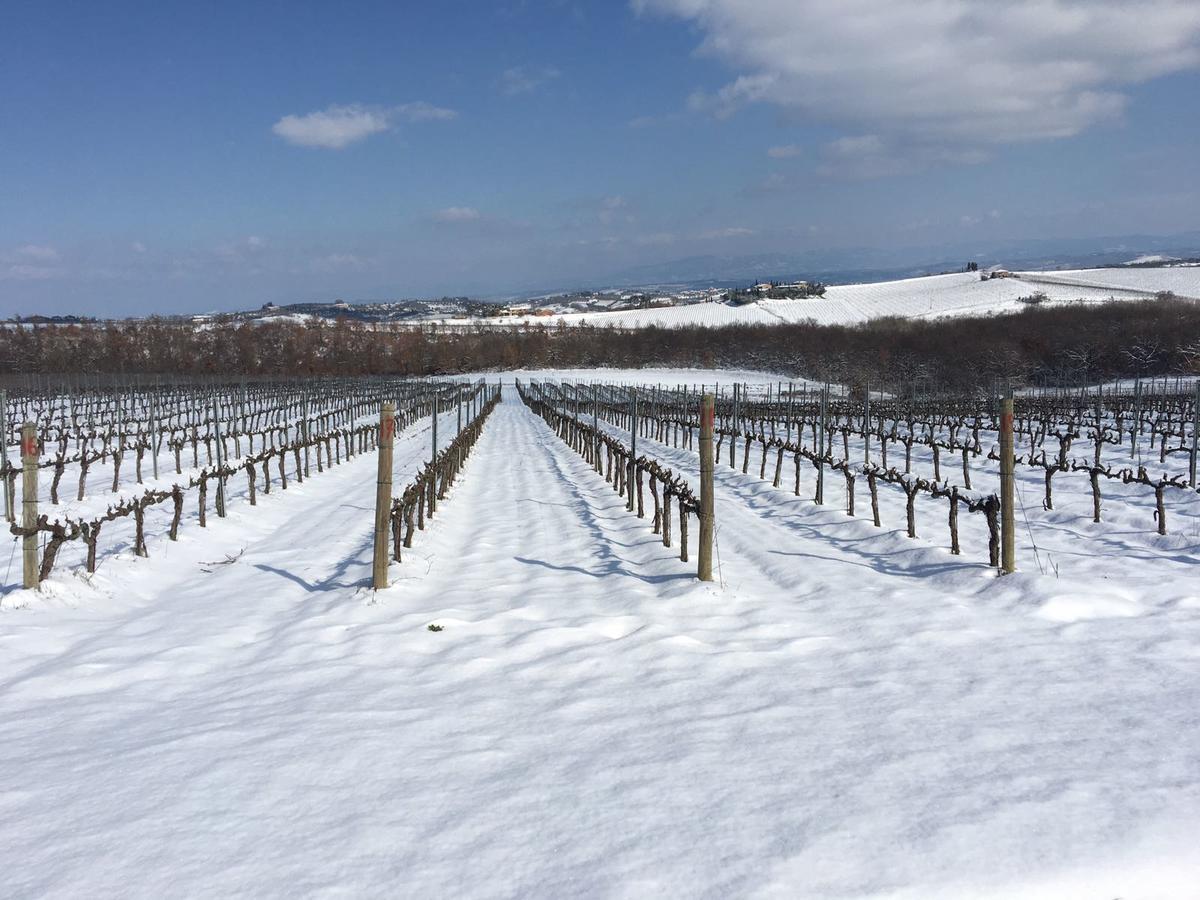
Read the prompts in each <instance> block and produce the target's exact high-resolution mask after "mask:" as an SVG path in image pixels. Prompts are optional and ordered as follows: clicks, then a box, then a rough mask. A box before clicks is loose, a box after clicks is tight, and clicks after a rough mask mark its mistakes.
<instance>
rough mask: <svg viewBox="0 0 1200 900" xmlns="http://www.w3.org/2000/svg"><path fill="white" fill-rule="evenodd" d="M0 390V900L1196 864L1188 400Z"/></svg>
mask: <svg viewBox="0 0 1200 900" xmlns="http://www.w3.org/2000/svg"><path fill="white" fill-rule="evenodd" d="M4 387H5V388H6V392H5V396H4V398H3V402H2V403H0V410H2V411H3V421H2V422H0V433H2V434H3V437H4V446H5V454H4V459H3V462H2V464H0V474H2V475H3V478H2V479H0V480H2V482H3V486H4V507H5V516H6V519H7V522H8V530H9V532H10V534H11V548H10V553H9V557H10V558H9V559H8V560H0V564H3V565H4V566H5V569H4V579H3V582H2V584H0V709H2V710H3V715H4V718H5V721H6V723H9V724H8V725H6V734H7V737H6V741H5V742H3V744H2V745H0V746H2V747H3V749H0V772H5V773H7V774H5V775H4V776H0V790H2V791H3V796H5V798H6V799H5V801H4V802H5V810H6V816H5V817H4V818H5V821H6V823H9V824H6V826H4V828H3V836H4V841H3V847H4V849H3V850H0V867H2V868H3V869H4V870H5V871H8V872H18V873H19V874H18V875H17V876H16V879H17V880H15V881H10V882H8V885H7V888H6V890H7V892H9V893H11V894H12V895H14V896H45V895H63V896H67V895H79V894H81V893H92V894H97V893H98V894H114V893H121V890H122V887H123V886H124V885H127V884H129V883H132V881H133V880H136V883H137V884H138V885H139V886H140V888H141V889H142V890H144V891H145V892H147V893H159V894H165V893H171V891H172V886H177V885H178V884H180V883H181V882H180V881H179V879H180V878H181V877H184V878H187V879H188V880H187V881H186V882H185V883H187V884H189V885H192V886H194V885H196V884H198V883H199V882H198V881H193V880H191V879H192V878H195V879H200V878H202V879H203V887H201V888H200V889H199V890H198V891H196V892H197V893H200V894H211V895H214V896H218V895H229V894H231V893H234V894H236V893H247V892H266V893H273V892H282V891H284V890H293V889H294V890H299V891H301V892H309V891H316V892H322V891H324V892H332V893H338V892H340V893H349V894H370V893H372V892H377V889H378V887H379V885H382V884H386V883H390V880H391V879H392V878H393V876H394V873H395V872H398V871H403V872H404V873H405V879H406V884H408V885H409V886H410V887H411V892H412V893H413V894H414V895H421V896H437V895H453V896H483V895H486V894H487V890H486V885H487V884H489V878H490V876H491V875H492V874H494V873H495V872H496V871H498V870H501V869H503V870H505V871H509V872H511V873H512V875H511V879H510V883H511V886H512V892H513V894H514V895H537V896H552V895H559V896H561V895H571V894H572V893H579V892H581V891H580V888H579V886H580V885H595V884H599V883H600V882H604V883H605V884H607V885H610V886H613V890H616V891H617V893H620V892H621V891H620V890H619V889H618V887H617V886H619V887H620V888H621V889H623V890H624V892H625V893H626V894H630V895H635V896H653V895H687V896H693V895H703V894H705V892H708V893H710V894H713V895H722V896H725V895H745V894H754V893H756V892H757V893H761V894H763V895H780V896H786V895H794V892H793V891H791V890H790V889H789V885H791V886H794V885H795V884H796V883H804V884H806V885H810V886H811V889H810V890H807V891H806V892H804V893H805V895H811V896H829V897H835V896H861V895H879V896H885V895H889V894H891V895H897V892H902V891H904V890H911V891H915V892H916V893H915V894H912V895H914V896H915V895H930V896H966V895H971V894H974V893H979V890H978V889H979V888H980V886H981V885H993V884H1001V885H1004V886H1006V887H1008V888H1011V889H1012V891H1015V892H1016V893H1018V894H1020V893H1022V892H1025V893H1029V894H1033V893H1036V890H1038V889H1044V888H1045V887H1046V886H1047V885H1056V884H1063V885H1066V887H1067V888H1069V890H1064V891H1063V892H1062V895H1069V896H1074V895H1075V894H1072V893H1071V890H1074V891H1075V892H1076V894H1080V895H1085V894H1082V893H1081V892H1082V891H1084V889H1088V890H1092V889H1100V890H1102V892H1107V894H1111V895H1112V896H1117V895H1118V893H1121V892H1125V893H1129V892H1130V891H1135V890H1136V889H1138V888H1134V887H1131V886H1132V885H1142V886H1145V885H1153V883H1154V879H1155V878H1160V879H1167V881H1166V882H1164V883H1176V882H1172V881H1170V880H1171V879H1188V878H1191V877H1192V876H1193V875H1195V876H1197V877H1200V872H1197V871H1196V865H1195V857H1194V854H1193V853H1192V852H1191V850H1190V843H1189V841H1190V831H1191V828H1192V826H1191V823H1192V822H1193V821H1194V813H1195V812H1196V810H1197V809H1200V794H1198V793H1197V787H1196V784H1197V779H1196V778H1195V775H1196V772H1197V768H1196V757H1195V751H1194V747H1195V746H1196V741H1197V738H1200V734H1198V733H1197V730H1196V728H1197V726H1196V724H1195V716H1194V709H1195V704H1196V701H1197V700H1198V699H1200V696H1198V695H1197V688H1196V687H1195V685H1196V678H1195V674H1196V661H1197V659H1200V650H1198V649H1197V648H1198V647H1200V579H1198V578H1197V573H1198V571H1200V570H1198V568H1197V567H1198V566H1200V491H1198V487H1197V462H1198V448H1197V435H1198V422H1197V415H1198V405H1197V400H1198V398H1200V391H1198V389H1197V385H1196V384H1195V383H1194V382H1190V381H1187V380H1176V379H1171V380H1169V381H1163V380H1161V379H1158V380H1149V379H1147V380H1130V381H1128V382H1119V383H1115V384H1110V385H1105V386H1104V387H1103V388H1100V387H1095V388H1092V389H1087V390H1074V391H1062V390H1058V391H1055V390H1049V389H1046V390H1028V391H1021V390H1018V391H1016V392H1015V394H1014V395H1013V396H1012V398H1011V403H1012V410H1013V412H1012V415H1011V417H1010V416H1007V415H1006V397H1005V394H1006V391H1005V390H1003V388H1002V386H1000V385H996V389H995V390H992V391H988V392H974V393H972V392H967V391H953V390H946V391H942V392H939V393H930V392H924V393H922V392H917V391H914V390H911V389H909V388H906V389H893V388H890V387H888V388H884V389H880V387H879V386H877V385H868V384H855V385H825V384H817V383H814V382H808V381H794V380H793V381H790V382H789V381H780V380H779V379H778V378H777V377H776V376H771V375H755V374H753V373H740V372H739V373H726V372H720V371H716V372H714V371H697V370H680V371H674V372H673V371H659V372H639V371H637V370H630V371H621V370H605V371H602V372H599V371H598V372H580V371H570V372H567V371H564V372H554V371H543V372H521V373H515V374H513V373H508V374H505V375H504V376H503V377H501V376H497V375H487V376H486V377H476V376H470V377H464V378H461V379H407V378H382V377H371V378H367V377H362V378H304V379H250V380H243V379H232V378H230V379H194V380H193V379H187V378H172V379H169V380H168V379H155V378H152V377H149V378H147V377H142V378H109V379H104V378H98V379H82V380H74V381H63V380H56V379H54V378H49V377H47V378H37V379H24V380H20V381H18V380H16V379H11V380H10V381H9V382H8V383H7V385H5V386H4ZM706 398H707V399H706ZM706 404H711V405H706ZM1010 423H1011V427H1010ZM1009 435H1011V454H1010V453H1009V452H1008V450H1007V440H1008V436H1009ZM1009 459H1011V467H1012V477H1011V481H1009V482H1007V483H1008V484H1010V485H1011V491H1010V492H1009V494H1010V495H1011V498H1012V499H1011V502H1009V500H1008V499H1007V496H1009V494H1006V487H1005V485H1006V479H1007V476H1006V475H1005V474H1004V473H1005V471H1006V469H1005V467H1006V465H1007V460H1009ZM710 462H711V468H710ZM1006 569H1007V570H1008V571H1009V574H1002V572H1003V571H1004V570H1006ZM708 579H711V580H708ZM18 773H19V774H18ZM366 818H369V819H370V820H371V821H372V822H373V825H372V828H373V830H372V831H371V832H370V833H364V831H363V829H362V824H361V823H362V822H363V821H364V819H366ZM18 823H19V824H18ZM195 834H205V835H208V836H209V837H208V838H207V840H206V842H205V845H204V846H203V847H200V846H199V845H198V844H197V843H196V842H195V840H193V839H191V838H190V836H194V835H195ZM718 845H719V846H720V847H721V848H722V849H721V852H720V853H715V854H714V853H709V852H705V853H699V852H697V848H699V847H702V846H704V847H709V848H711V847H713V846H718ZM147 846H152V847H154V848H155V853H154V854H152V855H151V856H149V857H148V856H147V855H146V854H145V853H142V852H139V851H138V850H137V849H136V848H143V847H147ZM382 846H386V847H388V848H389V852H388V854H381V853H380V852H379V849H378V848H380V847H382ZM996 847H1001V848H1003V853H1002V854H1001V855H1000V856H997V855H996V854H995V853H993V852H992V851H993V849H994V848H996ZM1146 847H1152V848H1153V851H1152V852H1151V851H1148V850H1146V849H1145V848H1146ZM297 851H299V852H297ZM264 860H270V863H269V864H267V863H264V862H263V861H264ZM513 860H519V864H516V865H514V864H513ZM218 861H219V863H218ZM1084 871H1089V872H1094V873H1100V874H1099V875H1098V876H1097V877H1098V880H1097V881H1087V879H1086V878H1084V877H1083V876H1081V875H1080V874H1079V873H1080V872H1084ZM964 872H966V873H969V874H967V875H964ZM181 873H183V874H182V875H181ZM1088 877H1090V876H1088ZM798 879H799V881H798ZM1055 879H1065V880H1061V881H1057V882H1056V881H1055ZM1081 879H1082V880H1081ZM630 885H636V888H631V887H630ZM931 886H932V888H936V890H926V889H927V888H931ZM1098 886H1100V887H1098ZM1026 888H1028V890H1027V891H1026V890H1025V889H1026ZM938 891H940V892H941V893H938ZM582 892H583V893H596V892H599V893H603V892H604V891H603V890H599V891H594V890H590V889H583V890H582ZM1107 894H1106V895H1107ZM1096 895H1097V896H1099V895H1100V894H1096ZM1131 895H1132V894H1131ZM1161 896H1170V894H1169V893H1165V894H1161Z"/></svg>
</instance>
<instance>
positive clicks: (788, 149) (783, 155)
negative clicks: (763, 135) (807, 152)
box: [767, 144, 804, 159]
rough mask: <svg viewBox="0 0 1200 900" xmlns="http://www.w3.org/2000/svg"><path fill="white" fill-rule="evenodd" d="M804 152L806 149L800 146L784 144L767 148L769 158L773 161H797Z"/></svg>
mask: <svg viewBox="0 0 1200 900" xmlns="http://www.w3.org/2000/svg"><path fill="white" fill-rule="evenodd" d="M803 152H804V148H803V147H801V146H799V145H798V144H782V145H780V146H778V147H768V148H767V156H769V157H771V159H795V158H796V157H797V156H799V155H800V154H801V153H803Z"/></svg>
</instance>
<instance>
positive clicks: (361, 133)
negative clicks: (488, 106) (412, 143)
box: [271, 100, 458, 150]
mask: <svg viewBox="0 0 1200 900" xmlns="http://www.w3.org/2000/svg"><path fill="white" fill-rule="evenodd" d="M457 116H458V113H456V112H455V111H454V110H452V109H445V108H443V107H440V106H434V105H433V104H431V103H426V102H425V101H424V100H417V101H415V102H413V103H402V104H400V105H399V106H393V107H390V108H376V107H369V106H363V105H362V104H360V103H351V104H349V105H346V106H330V107H328V108H327V109H322V110H317V111H316V112H310V113H305V114H304V115H302V116H298V115H288V116H284V117H283V118H282V119H280V120H279V121H278V122H276V123H275V124H274V125H272V126H271V130H272V131H274V132H275V133H276V134H277V135H279V136H280V137H281V138H283V139H284V140H285V141H288V142H289V143H292V144H297V145H298V146H301V147H322V148H325V149H329V150H341V149H342V148H344V147H348V146H350V145H351V144H354V143H357V142H359V141H362V140H366V139H367V138H369V137H370V136H371V135H373V134H379V133H380V132H382V131H390V130H391V129H392V128H393V126H394V123H395V122H396V120H402V121H405V122H434V121H442V122H444V121H448V120H450V119H454V118H457Z"/></svg>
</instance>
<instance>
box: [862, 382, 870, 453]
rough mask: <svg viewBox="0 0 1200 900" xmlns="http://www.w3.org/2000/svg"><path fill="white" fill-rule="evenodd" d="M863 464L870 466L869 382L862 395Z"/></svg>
mask: <svg viewBox="0 0 1200 900" xmlns="http://www.w3.org/2000/svg"><path fill="white" fill-rule="evenodd" d="M863 462H864V463H866V464H867V465H868V466H869V465H870V464H871V382H870V381H868V382H867V386H866V390H865V392H864V395H863Z"/></svg>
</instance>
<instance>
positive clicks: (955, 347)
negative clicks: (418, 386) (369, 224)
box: [0, 298, 1200, 388]
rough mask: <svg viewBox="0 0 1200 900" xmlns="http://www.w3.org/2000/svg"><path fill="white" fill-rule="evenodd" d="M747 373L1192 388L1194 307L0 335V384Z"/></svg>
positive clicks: (150, 324)
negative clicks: (1168, 380) (609, 370)
mask: <svg viewBox="0 0 1200 900" xmlns="http://www.w3.org/2000/svg"><path fill="white" fill-rule="evenodd" d="M598 366H620V367H630V368H638V367H643V366H671V367H698V368H713V367H751V368H758V369H763V370H769V371H777V372H780V373H787V374H793V375H795V376H803V377H809V378H815V379H829V380H831V381H838V382H851V383H855V382H861V381H864V380H868V379H869V380H871V381H872V382H874V383H876V384H878V385H881V386H882V385H884V384H889V383H890V384H904V383H914V382H923V381H925V382H930V383H933V384H947V383H949V384H953V385H954V386H955V387H960V388H961V387H970V386H983V385H988V384H991V383H994V381H995V379H997V378H1011V379H1014V380H1016V381H1018V382H1021V383H1030V382H1040V383H1067V384H1073V383H1078V382H1082V381H1087V380H1095V379H1099V378H1109V377H1113V376H1118V375H1119V376H1127V375H1140V376H1163V375H1176V374H1200V304H1196V303H1195V302H1192V301H1188V300H1181V299H1178V298H1162V299H1157V300H1151V301H1145V302H1140V303H1130V302H1120V303H1118V302H1110V303H1104V304H1098V305H1084V304H1072V305H1065V306H1044V305H1042V306H1035V307H1030V308H1026V309H1023V310H1021V311H1020V312H1015V313H1011V314H1004V315H992V316H985V317H976V318H953V319H937V320H917V319H900V318H885V319H876V320H873V321H871V322H867V323H863V324H859V325H823V326H818V325H814V324H803V323H802V324H787V325H785V324H777V325H733V326H727V327H723V328H704V327H699V326H690V327H677V328H659V327H647V328H639V329H608V328H598V327H588V326H572V327H567V326H553V325H551V326H542V325H531V326H523V327H518V328H503V329H500V328H492V327H487V326H483V325H480V326H479V327H477V328H474V329H467V330H461V331H453V332H450V331H446V330H441V329H437V328H435V327H428V328H424V329H422V328H412V329H394V328H389V327H388V326H384V325H376V324H372V323H364V322H355V321H350V320H339V321H337V322H335V323H332V324H330V323H307V324H306V323H295V322H283V321H280V322H266V323H253V324H249V323H235V322H230V321H220V320H218V321H215V322H212V323H205V324H204V325H203V326H199V325H196V324H193V323H190V322H182V321H178V320H169V319H156V318H148V319H139V320H129V321H123V322H110V323H70V324H45V325H36V326H30V325H24V326H9V327H7V328H2V329H0V372H3V373H6V374H37V373H54V374H89V375H93V374H160V375H198V376H204V375H264V376H273V375H281V376H292V375H384V374H387V375H449V374H456V373H460V372H468V371H489V370H499V369H514V368H534V369H536V368H552V367H558V368H567V367H571V368H575V367H579V368H584V367H589V368H590V367H598Z"/></svg>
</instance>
